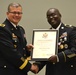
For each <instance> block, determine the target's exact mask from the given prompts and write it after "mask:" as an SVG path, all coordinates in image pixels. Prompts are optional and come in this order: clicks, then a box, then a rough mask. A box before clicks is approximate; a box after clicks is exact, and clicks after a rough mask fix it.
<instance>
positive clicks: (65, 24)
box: [65, 24, 74, 27]
mask: <svg viewBox="0 0 76 75" xmlns="http://www.w3.org/2000/svg"><path fill="white" fill-rule="evenodd" d="M65 26H66V27H74V26H73V25H68V24H65Z"/></svg>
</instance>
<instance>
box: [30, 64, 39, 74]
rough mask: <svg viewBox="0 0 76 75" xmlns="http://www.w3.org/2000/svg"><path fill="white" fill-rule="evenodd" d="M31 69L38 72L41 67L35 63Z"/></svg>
mask: <svg viewBox="0 0 76 75" xmlns="http://www.w3.org/2000/svg"><path fill="white" fill-rule="evenodd" d="M31 71H32V72H33V73H35V74H36V73H38V71H39V68H38V66H37V65H35V64H32V66H31Z"/></svg>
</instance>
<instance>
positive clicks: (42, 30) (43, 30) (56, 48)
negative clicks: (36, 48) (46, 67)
mask: <svg viewBox="0 0 76 75" xmlns="http://www.w3.org/2000/svg"><path fill="white" fill-rule="evenodd" d="M53 31H54V32H56V45H55V46H56V47H55V54H57V53H58V45H57V44H58V39H57V37H58V30H51V29H34V30H33V36H32V44H33V45H34V40H35V32H53ZM31 60H33V61H47V60H48V58H33V49H32V51H31Z"/></svg>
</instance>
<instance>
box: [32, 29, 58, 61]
mask: <svg viewBox="0 0 76 75" xmlns="http://www.w3.org/2000/svg"><path fill="white" fill-rule="evenodd" d="M57 42H58V30H51V29H34V30H33V38H32V44H33V45H34V48H33V50H32V52H31V59H32V60H36V61H47V59H48V58H49V57H51V56H52V55H55V54H57V51H58V46H57Z"/></svg>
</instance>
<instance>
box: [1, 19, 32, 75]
mask: <svg viewBox="0 0 76 75" xmlns="http://www.w3.org/2000/svg"><path fill="white" fill-rule="evenodd" d="M26 45H27V41H26V37H25V31H24V29H23V28H22V27H21V26H19V27H18V29H16V28H15V27H14V26H13V25H12V24H11V23H10V22H9V20H7V19H6V20H5V21H4V23H3V24H1V25H0V74H1V75H27V72H28V71H29V70H30V67H31V64H30V63H29V62H28V61H27V62H25V61H26V58H27V57H28V56H30V52H28V51H27V47H26ZM22 64H25V65H23V67H21V65H22Z"/></svg>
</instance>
